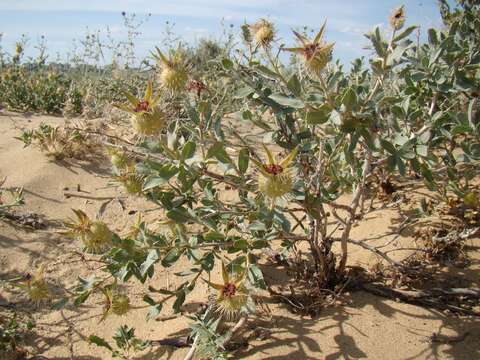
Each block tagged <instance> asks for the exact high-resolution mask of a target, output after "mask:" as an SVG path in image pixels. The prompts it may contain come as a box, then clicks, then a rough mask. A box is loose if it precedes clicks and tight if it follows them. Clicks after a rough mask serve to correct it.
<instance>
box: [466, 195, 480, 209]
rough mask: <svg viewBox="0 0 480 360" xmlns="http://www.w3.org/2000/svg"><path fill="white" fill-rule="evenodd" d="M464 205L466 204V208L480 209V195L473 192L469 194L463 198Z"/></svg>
mask: <svg viewBox="0 0 480 360" xmlns="http://www.w3.org/2000/svg"><path fill="white" fill-rule="evenodd" d="M463 203H464V204H465V206H466V207H469V208H472V209H477V208H479V207H480V199H479V197H478V195H477V194H476V193H474V192H473V191H471V192H469V193H467V194H466V195H465V196H464V197H463Z"/></svg>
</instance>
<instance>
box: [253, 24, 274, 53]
mask: <svg viewBox="0 0 480 360" xmlns="http://www.w3.org/2000/svg"><path fill="white" fill-rule="evenodd" d="M252 31H253V37H254V39H255V43H256V44H257V46H263V47H268V46H270V44H271V43H272V41H273V40H274V39H275V27H274V25H273V24H272V23H271V22H269V21H267V20H265V19H261V20H259V21H258V22H257V23H255V24H253V25H252Z"/></svg>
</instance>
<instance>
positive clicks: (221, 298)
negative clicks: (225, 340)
mask: <svg viewBox="0 0 480 360" xmlns="http://www.w3.org/2000/svg"><path fill="white" fill-rule="evenodd" d="M222 278H223V283H222V284H215V283H211V282H208V281H207V283H208V284H209V285H210V286H211V287H213V288H214V289H215V290H217V291H218V295H217V297H216V298H215V299H214V300H213V302H214V303H213V305H214V307H215V308H216V309H217V310H218V311H219V312H220V313H222V315H224V316H227V317H233V316H234V315H236V314H238V312H239V311H240V310H242V308H243V307H244V306H245V305H246V304H247V301H248V292H247V289H246V288H245V286H244V285H243V282H244V280H245V272H244V271H243V272H242V273H241V274H237V275H236V276H235V277H234V278H232V277H231V276H230V274H229V272H228V271H227V268H226V266H225V264H224V263H223V262H222Z"/></svg>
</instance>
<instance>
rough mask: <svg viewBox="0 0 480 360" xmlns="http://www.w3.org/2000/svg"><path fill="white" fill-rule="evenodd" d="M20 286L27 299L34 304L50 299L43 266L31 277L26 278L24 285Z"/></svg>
mask: <svg viewBox="0 0 480 360" xmlns="http://www.w3.org/2000/svg"><path fill="white" fill-rule="evenodd" d="M20 286H21V287H23V288H24V289H25V291H26V293H27V296H28V298H29V299H30V300H31V301H33V302H35V303H39V302H41V301H42V300H46V299H48V298H49V297H50V291H49V289H48V286H47V283H46V281H45V275H44V267H43V266H41V267H40V268H39V269H38V270H37V272H36V273H35V274H34V275H33V276H30V277H28V279H27V281H26V283H25V284H24V285H20Z"/></svg>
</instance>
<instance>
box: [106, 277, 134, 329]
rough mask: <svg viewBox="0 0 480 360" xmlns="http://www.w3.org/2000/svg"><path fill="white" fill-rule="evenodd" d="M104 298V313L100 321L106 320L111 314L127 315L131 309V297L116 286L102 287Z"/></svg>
mask: <svg viewBox="0 0 480 360" xmlns="http://www.w3.org/2000/svg"><path fill="white" fill-rule="evenodd" d="M102 292H103V295H104V297H105V300H104V308H103V314H102V318H101V320H100V321H103V320H105V319H106V318H107V317H108V316H109V315H111V314H114V315H118V316H122V315H125V314H126V313H127V312H128V311H129V310H130V309H131V306H130V299H129V298H128V296H127V295H126V294H123V293H120V292H118V290H117V289H115V286H114V285H113V286H108V287H105V288H103V289H102Z"/></svg>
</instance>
